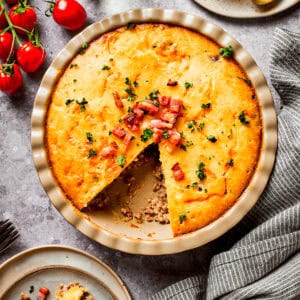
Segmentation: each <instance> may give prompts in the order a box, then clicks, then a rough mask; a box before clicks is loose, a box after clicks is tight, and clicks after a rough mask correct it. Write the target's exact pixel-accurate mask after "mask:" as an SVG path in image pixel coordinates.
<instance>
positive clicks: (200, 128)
mask: <svg viewBox="0 0 300 300" xmlns="http://www.w3.org/2000/svg"><path fill="white" fill-rule="evenodd" d="M203 128H204V122H201V123H199V125H198V128H197V129H198V130H202V129H203Z"/></svg>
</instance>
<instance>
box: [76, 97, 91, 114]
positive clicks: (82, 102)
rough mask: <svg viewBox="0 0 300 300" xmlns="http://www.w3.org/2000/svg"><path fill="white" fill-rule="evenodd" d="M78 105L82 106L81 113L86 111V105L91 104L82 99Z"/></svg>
mask: <svg viewBox="0 0 300 300" xmlns="http://www.w3.org/2000/svg"><path fill="white" fill-rule="evenodd" d="M76 103H77V104H78V105H80V111H81V112H83V111H85V110H86V107H85V104H88V103H89V102H88V101H87V100H86V99H85V98H82V100H81V101H78V100H76Z"/></svg>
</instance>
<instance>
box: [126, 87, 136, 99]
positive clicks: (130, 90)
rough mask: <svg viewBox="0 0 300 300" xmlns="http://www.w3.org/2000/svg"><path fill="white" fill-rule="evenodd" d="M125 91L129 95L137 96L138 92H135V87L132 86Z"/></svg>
mask: <svg viewBox="0 0 300 300" xmlns="http://www.w3.org/2000/svg"><path fill="white" fill-rule="evenodd" d="M125 92H126V93H127V94H128V95H129V96H133V97H134V96H136V94H135V93H134V91H133V89H131V88H127V89H125Z"/></svg>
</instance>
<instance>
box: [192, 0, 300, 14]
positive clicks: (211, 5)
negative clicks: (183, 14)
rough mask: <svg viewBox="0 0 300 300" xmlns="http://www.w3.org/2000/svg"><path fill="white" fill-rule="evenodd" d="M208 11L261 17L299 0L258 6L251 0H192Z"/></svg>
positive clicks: (286, 7)
mask: <svg viewBox="0 0 300 300" xmlns="http://www.w3.org/2000/svg"><path fill="white" fill-rule="evenodd" d="M194 1H195V2H197V3H198V4H200V5H201V6H203V7H204V8H206V9H208V10H209V11H211V12H213V13H216V14H219V15H222V16H226V17H231V18H261V17H267V16H271V15H275V14H278V13H280V12H282V11H284V10H287V9H289V8H290V7H292V6H294V5H295V4H297V3H299V2H300V0H277V1H275V2H274V4H270V5H265V6H258V5H255V4H254V3H253V2H252V1H251V0H194Z"/></svg>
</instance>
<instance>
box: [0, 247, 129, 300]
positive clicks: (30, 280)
mask: <svg viewBox="0 0 300 300" xmlns="http://www.w3.org/2000/svg"><path fill="white" fill-rule="evenodd" d="M71 282H79V283H81V284H82V285H83V286H84V287H86V288H87V289H88V290H89V291H90V293H91V294H92V295H93V296H94V298H95V300H100V299H101V300H113V299H114V300H116V299H118V300H119V299H120V300H121V299H122V300H128V299H131V297H130V296H129V293H128V291H127V289H126V287H125V286H124V284H123V283H122V281H121V279H120V278H119V277H118V276H117V274H116V273H114V272H113V271H112V270H111V269H110V268H109V267H108V266H107V265H106V264H104V263H103V262H102V261H100V260H99V259H97V258H96V257H94V256H91V255H90V254H88V253H86V252H83V251H81V250H77V249H74V248H70V247H65V246H44V247H38V248H32V249H29V250H27V251H24V252H22V253H19V254H17V255H16V256H14V257H13V258H11V259H9V260H8V261H7V262H5V263H4V264H3V265H1V266H0V299H3V300H4V299H5V300H16V299H19V298H20V293H21V292H22V291H24V292H26V293H27V294H29V289H30V286H34V292H33V293H32V294H29V295H30V296H31V297H32V299H35V298H34V296H35V295H36V294H37V291H38V289H39V288H40V287H47V288H49V290H50V295H49V297H48V299H49V300H52V299H55V291H56V290H57V289H58V286H59V284H61V283H63V284H69V283H71Z"/></svg>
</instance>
